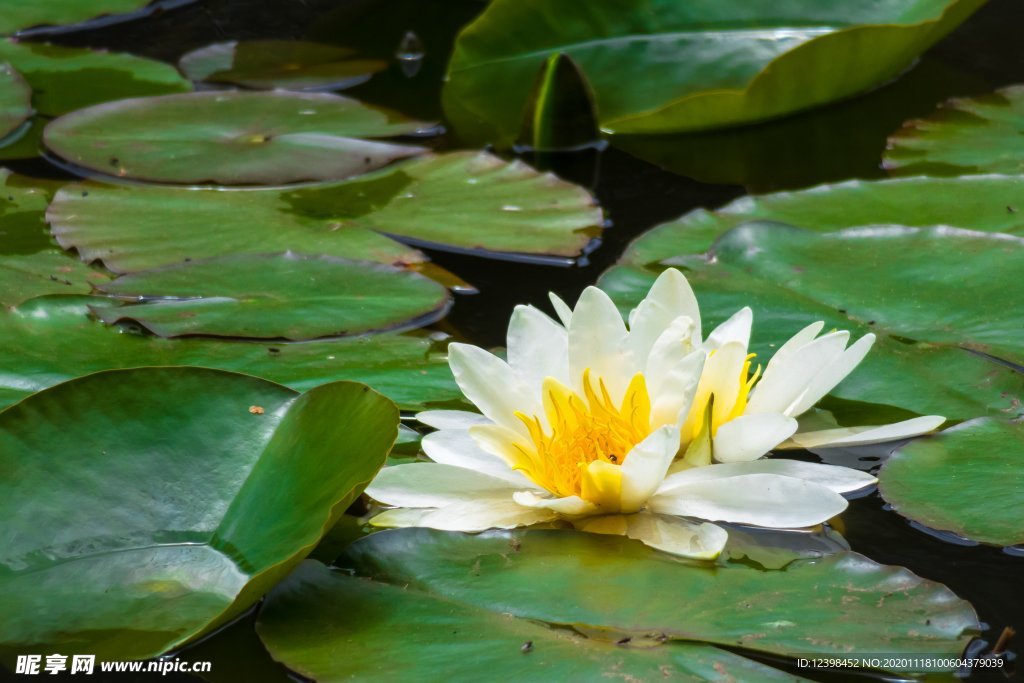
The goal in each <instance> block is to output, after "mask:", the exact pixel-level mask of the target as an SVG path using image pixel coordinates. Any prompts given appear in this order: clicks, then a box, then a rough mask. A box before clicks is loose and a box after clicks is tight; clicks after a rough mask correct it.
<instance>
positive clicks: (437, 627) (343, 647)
mask: <svg viewBox="0 0 1024 683" xmlns="http://www.w3.org/2000/svg"><path fill="white" fill-rule="evenodd" d="M256 628H257V631H258V632H259V635H260V638H261V639H262V640H263V642H264V644H265V645H266V646H267V648H268V649H269V650H270V653H271V655H273V657H274V658H275V659H277V660H278V661H281V662H283V663H284V664H285V665H287V666H288V668H290V669H292V670H293V671H296V672H298V673H300V674H302V675H303V676H305V677H307V678H310V679H312V680H316V681H321V682H327V681H347V680H352V679H353V678H355V679H375V680H380V679H385V680H395V681H397V680H425V679H431V678H434V677H435V676H436V675H437V673H438V672H440V671H443V672H444V678H445V680H447V681H478V680H480V678H481V672H484V671H486V672H487V674H486V677H487V678H489V679H492V680H499V679H500V680H521V681H522V680H559V681H582V680H601V679H602V678H606V677H607V678H612V677H614V678H619V679H622V680H630V681H647V680H661V679H662V678H668V679H671V680H673V681H686V682H692V683H700V682H702V681H709V680H721V679H723V678H725V679H728V680H747V681H753V680H757V681H798V680H803V679H800V678H797V677H795V676H790V675H788V674H784V673H782V672H781V671H778V670H776V669H772V668H770V667H768V666H765V665H763V664H759V663H757V662H753V661H751V660H748V659H745V658H743V657H741V656H739V655H735V654H732V653H731V652H726V651H724V650H720V649H718V648H716V647H711V646H707V645H701V644H696V643H669V644H666V645H663V646H660V647H637V646H630V645H628V644H625V645H616V644H615V642H614V641H612V640H596V639H592V638H587V637H585V636H583V635H581V634H579V633H576V632H575V631H573V630H571V629H564V628H550V627H546V626H544V625H541V624H537V623H534V622H531V621H527V620H525V619H517V618H514V617H510V616H508V615H505V614H500V613H498V612H497V611H492V610H488V609H486V608H483V609H482V608H480V607H478V606H475V605H471V604H464V603H461V602H457V601H451V600H447V599H445V598H442V597H438V596H435V595H430V594H429V593H422V592H419V591H415V590H407V589H404V588H402V587H398V586H391V585H388V584H385V583H377V582H371V581H366V580H363V579H358V578H355V577H352V576H348V575H346V574H343V573H341V572H338V571H332V570H330V569H328V568H327V567H325V566H324V565H322V564H320V563H319V562H314V561H312V560H307V561H306V562H303V563H302V564H301V565H299V567H298V568H297V569H296V570H295V571H294V572H292V574H291V575H290V576H289V577H288V578H287V579H285V580H284V581H283V582H281V583H280V584H278V585H277V586H276V587H275V588H274V590H273V591H272V592H271V593H270V595H269V596H268V597H267V601H266V602H265V603H264V605H263V607H262V608H261V610H260V615H259V621H258V622H257V625H256ZM396 643H400V644H401V645H400V647H396ZM341 653H344V654H341Z"/></svg>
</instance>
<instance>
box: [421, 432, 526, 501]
mask: <svg viewBox="0 0 1024 683" xmlns="http://www.w3.org/2000/svg"><path fill="white" fill-rule="evenodd" d="M420 447H421V448H422V449H423V452H424V453H426V454H427V457H429V458H430V459H431V460H433V461H434V462H436V463H439V464H441V465H451V466H453V467H461V468H464V469H467V470H473V471H475V472H479V473H481V474H486V475H488V476H491V477H495V478H498V479H502V480H504V481H507V482H508V483H509V484H510V485H512V486H515V487H517V488H537V487H536V486H535V485H534V484H533V482H531V481H530V480H529V479H527V478H526V477H524V476H523V475H522V474H520V473H519V472H517V471H515V470H513V469H512V468H511V466H510V465H509V464H508V463H507V462H505V461H504V460H503V459H502V458H501V457H500V456H497V455H495V454H493V453H490V452H488V451H486V450H484V449H483V448H481V447H480V444H478V443H477V441H476V439H474V438H473V437H472V436H470V434H469V432H467V431H466V430H463V429H442V430H441V431H438V432H432V433H430V434H427V435H426V436H425V437H423V441H422V442H421V445H420Z"/></svg>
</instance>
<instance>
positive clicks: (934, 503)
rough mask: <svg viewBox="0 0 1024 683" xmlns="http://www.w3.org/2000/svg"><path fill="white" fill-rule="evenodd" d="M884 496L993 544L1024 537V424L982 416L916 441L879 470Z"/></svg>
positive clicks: (910, 512)
mask: <svg viewBox="0 0 1024 683" xmlns="http://www.w3.org/2000/svg"><path fill="white" fill-rule="evenodd" d="M878 480H879V481H878V486H879V490H880V491H881V493H882V496H883V497H884V498H885V500H886V501H888V502H889V503H890V504H892V506H893V508H894V509H895V510H896V511H897V512H898V513H900V514H901V515H903V516H905V517H909V518H911V519H913V520H916V521H918V522H920V523H921V524H924V525H925V526H928V527H931V528H933V529H940V530H942V531H952V532H954V533H956V534H959V535H961V536H966V537H967V538H970V539H974V540H976V541H982V542H984V543H993V544H996V545H1014V544H1018V543H1024V524H1022V523H1021V514H1020V511H1021V510H1022V509H1024V428H1022V426H1021V424H1020V422H1011V421H1008V420H1000V419H995V418H981V419H978V420H972V421H970V422H965V423H964V424H961V425H957V426H956V427H953V428H952V429H948V430H946V431H944V432H943V433H942V434H939V435H937V436H934V437H929V438H926V439H919V440H917V441H912V442H911V443H909V444H907V445H906V446H904V447H903V448H900V449H899V450H897V451H896V452H895V453H893V455H892V457H890V458H889V459H888V460H887V461H886V462H885V465H884V466H883V467H882V471H881V473H880V474H879V475H878Z"/></svg>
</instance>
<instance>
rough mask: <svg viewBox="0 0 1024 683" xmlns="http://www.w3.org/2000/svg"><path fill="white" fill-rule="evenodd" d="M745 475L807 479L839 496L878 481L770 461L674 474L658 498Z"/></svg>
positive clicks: (847, 471) (848, 472) (825, 467)
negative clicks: (695, 485)
mask: <svg viewBox="0 0 1024 683" xmlns="http://www.w3.org/2000/svg"><path fill="white" fill-rule="evenodd" d="M743 474H778V475H781V476H784V477H793V478H795V479H804V480H806V481H809V482H812V483H815V484H818V485H820V486H824V487H825V488H828V489H831V490H833V491H835V492H836V493H847V492H850V491H857V490H859V489H862V488H864V487H865V486H870V485H872V484H875V483H877V481H878V480H877V479H875V478H874V477H873V476H871V475H870V474H868V473H867V472H861V471H860V470H855V469H851V468H849V467H837V466H835V465H823V464H821V463H816V462H803V461H801V460H787V459H785V458H771V459H763V460H752V461H750V462H730V463H722V464H719V465H710V466H708V467H694V468H692V469H688V470H683V471H681V472H678V473H675V474H671V475H669V476H668V477H667V478H666V479H665V482H664V483H663V484H662V486H661V488H660V489H658V493H659V494H662V493H664V494H672V493H673V491H674V490H675V489H678V488H679V487H682V486H686V485H687V484H689V483H693V482H696V481H709V480H711V479H728V478H729V477H738V476H740V475H743Z"/></svg>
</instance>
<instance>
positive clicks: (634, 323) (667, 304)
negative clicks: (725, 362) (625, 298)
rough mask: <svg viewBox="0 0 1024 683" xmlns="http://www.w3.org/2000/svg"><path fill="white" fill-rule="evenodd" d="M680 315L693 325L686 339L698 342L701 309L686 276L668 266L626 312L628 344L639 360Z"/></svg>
mask: <svg viewBox="0 0 1024 683" xmlns="http://www.w3.org/2000/svg"><path fill="white" fill-rule="evenodd" d="M679 318H689V319H690V320H691V321H692V322H691V324H692V328H691V329H690V330H688V335H687V340H688V341H689V342H690V343H691V344H693V345H694V346H697V345H699V344H700V308H699V307H698V306H697V297H696V296H694V293H693V289H692V288H691V287H690V283H689V282H687V281H686V277H685V276H684V275H683V274H682V273H681V272H679V271H678V270H676V269H675V268H669V269H668V270H666V271H664V272H662V274H661V275H659V276H658V279H657V280H655V282H654V284H653V285H652V286H651V289H650V291H649V292H648V293H647V296H646V297H645V298H644V300H643V301H641V302H640V304H639V305H638V306H637V307H636V308H635V309H633V311H632V312H631V313H630V315H629V343H630V346H631V347H632V348H633V353H634V354H635V357H636V358H638V359H643V358H646V357H647V355H648V354H649V353H650V351H651V347H652V346H653V345H654V343H655V341H656V340H657V339H658V337H659V336H661V334H662V333H663V332H664V331H665V330H666V329H667V328H668V326H669V325H671V324H672V322H673V321H674V320H677V319H679Z"/></svg>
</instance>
